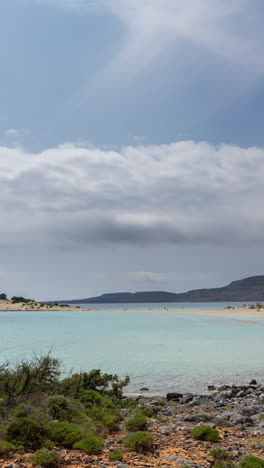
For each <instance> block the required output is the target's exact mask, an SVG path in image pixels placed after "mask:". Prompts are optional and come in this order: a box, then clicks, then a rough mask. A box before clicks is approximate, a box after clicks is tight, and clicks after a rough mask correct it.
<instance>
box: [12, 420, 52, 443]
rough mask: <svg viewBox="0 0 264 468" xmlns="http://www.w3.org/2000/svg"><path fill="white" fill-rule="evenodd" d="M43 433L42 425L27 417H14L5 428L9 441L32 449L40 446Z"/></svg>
mask: <svg viewBox="0 0 264 468" xmlns="http://www.w3.org/2000/svg"><path fill="white" fill-rule="evenodd" d="M45 435H46V432H45V429H44V427H43V425H42V424H39V423H38V422H36V421H33V420H31V419H29V418H20V419H14V420H13V421H12V422H11V424H10V425H9V426H8V428H7V440H8V441H9V442H12V443H14V444H15V445H19V446H22V447H24V448H28V449H33V450H36V449H38V448H40V447H42V444H43V441H44V439H45Z"/></svg>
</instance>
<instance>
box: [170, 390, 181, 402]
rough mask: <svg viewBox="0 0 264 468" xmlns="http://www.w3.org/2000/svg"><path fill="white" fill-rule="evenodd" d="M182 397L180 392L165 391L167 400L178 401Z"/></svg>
mask: <svg viewBox="0 0 264 468" xmlns="http://www.w3.org/2000/svg"><path fill="white" fill-rule="evenodd" d="M182 397H183V394H182V393H176V392H173V393H167V396H166V399H167V400H168V401H180V399H181V398H182Z"/></svg>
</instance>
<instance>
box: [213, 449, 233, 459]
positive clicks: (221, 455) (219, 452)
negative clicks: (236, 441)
mask: <svg viewBox="0 0 264 468" xmlns="http://www.w3.org/2000/svg"><path fill="white" fill-rule="evenodd" d="M209 456H210V457H212V458H214V459H215V460H227V459H228V458H229V457H230V454H229V452H226V450H223V449H214V450H211V452H210V453H209Z"/></svg>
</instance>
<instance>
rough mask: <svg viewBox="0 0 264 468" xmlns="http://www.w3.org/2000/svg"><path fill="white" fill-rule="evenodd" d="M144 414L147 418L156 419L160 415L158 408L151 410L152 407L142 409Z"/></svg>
mask: <svg viewBox="0 0 264 468" xmlns="http://www.w3.org/2000/svg"><path fill="white" fill-rule="evenodd" d="M140 409H141V411H142V413H143V414H144V415H145V416H146V417H147V418H155V417H156V416H157V413H158V409H157V408H151V407H150V406H145V407H142V408H140Z"/></svg>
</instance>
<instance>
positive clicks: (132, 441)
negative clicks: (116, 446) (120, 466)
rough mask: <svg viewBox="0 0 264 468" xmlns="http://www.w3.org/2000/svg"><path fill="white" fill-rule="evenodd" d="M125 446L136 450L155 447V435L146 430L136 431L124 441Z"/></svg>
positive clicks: (140, 450)
mask: <svg viewBox="0 0 264 468" xmlns="http://www.w3.org/2000/svg"><path fill="white" fill-rule="evenodd" d="M122 444H123V446H124V447H125V448H127V449H128V450H130V451H132V452H133V451H134V452H146V451H150V450H152V449H153V436H152V435H151V434H148V433H147V432H144V431H139V432H134V433H133V434H130V435H128V436H127V437H125V438H124V439H123V441H122Z"/></svg>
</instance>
